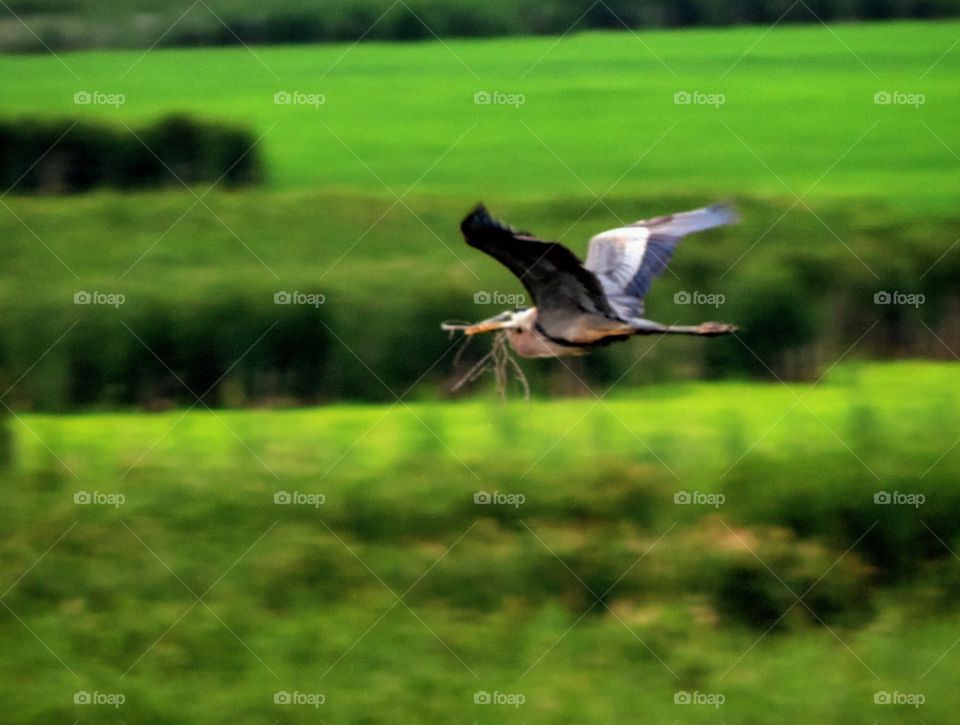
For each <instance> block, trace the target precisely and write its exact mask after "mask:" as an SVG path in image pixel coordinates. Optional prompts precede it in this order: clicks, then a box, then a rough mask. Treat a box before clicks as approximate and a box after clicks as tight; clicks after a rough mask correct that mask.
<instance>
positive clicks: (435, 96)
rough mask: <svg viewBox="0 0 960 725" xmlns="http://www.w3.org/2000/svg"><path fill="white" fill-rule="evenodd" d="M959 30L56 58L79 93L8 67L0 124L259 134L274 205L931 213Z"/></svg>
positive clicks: (756, 31)
mask: <svg viewBox="0 0 960 725" xmlns="http://www.w3.org/2000/svg"><path fill="white" fill-rule="evenodd" d="M958 28H960V25H958V24H957V23H956V22H942V23H891V24H884V25H839V26H835V27H832V28H830V29H829V30H828V29H826V28H824V27H823V26H820V25H809V26H800V27H798V26H793V27H780V28H777V29H776V31H775V32H774V33H769V34H768V33H767V31H766V29H765V28H760V27H757V28H734V29H719V30H690V31H683V32H668V31H656V32H645V33H643V34H642V35H640V36H637V35H633V34H630V33H625V32H624V33H586V34H578V33H572V34H570V35H568V36H566V37H564V38H563V39H562V40H560V41H559V42H558V41H557V39H556V38H519V39H503V40H493V41H467V40H456V41H454V40H451V41H445V42H444V43H442V44H441V43H439V42H432V43H422V44H410V45H393V44H364V45H360V46H357V47H353V48H351V47H350V46H349V45H324V46H315V47H257V48H255V49H253V50H252V51H248V50H246V49H243V48H237V49H217V50H154V51H151V52H149V53H147V54H146V55H142V53H141V51H122V52H121V51H115V52H83V53H71V54H64V55H63V56H62V59H63V62H64V63H65V64H66V65H67V66H68V67H69V68H70V69H71V70H72V71H73V72H74V73H76V75H77V76H79V79H78V78H75V77H74V76H73V75H71V73H70V72H68V70H67V69H65V68H64V67H63V65H61V64H60V62H59V61H58V60H57V59H56V58H53V57H51V56H44V55H30V56H19V57H16V56H14V57H6V58H4V59H3V61H2V63H3V67H4V73H3V74H2V76H0V112H2V113H6V114H16V115H21V114H29V113H36V114H43V115H61V116H63V115H66V116H74V115H77V114H80V115H83V116H88V115H93V116H97V117H101V118H103V119H104V120H113V121H118V120H124V121H126V122H127V123H131V122H134V121H142V120H145V119H148V118H154V117H156V116H158V115H160V114H162V113H164V112H167V111H171V110H180V109H188V110H190V111H192V112H197V113H201V114H209V115H212V116H218V117H228V118H230V119H231V120H235V121H242V122H245V123H249V124H252V125H253V126H254V127H255V129H256V130H257V131H258V132H260V133H267V135H266V136H265V137H264V140H263V142H262V144H263V149H264V151H265V153H266V156H267V160H268V162H269V166H270V168H271V169H272V171H273V184H274V185H275V186H276V187H277V188H291V187H302V186H323V187H329V188H336V189H340V190H347V189H349V190H354V191H365V192H372V193H375V194H378V195H384V194H385V190H384V188H383V186H382V185H381V183H383V184H386V185H387V186H389V187H390V188H391V189H393V190H395V191H396V193H398V194H399V193H403V191H405V190H406V189H407V188H408V187H410V186H411V185H412V184H414V182H417V183H416V186H415V188H416V189H417V190H419V191H423V192H440V193H443V194H449V195H456V196H457V197H458V198H460V199H461V200H464V199H465V200H470V201H472V200H474V199H477V198H481V197H484V198H497V199H504V198H509V199H517V198H529V197H533V198H538V199H543V198H557V197H570V196H572V197H580V198H585V199H587V201H588V202H590V201H592V200H593V197H592V195H591V194H590V192H588V191H587V190H586V189H585V186H586V187H589V189H590V190H591V191H593V192H595V193H597V194H602V193H603V192H605V191H606V190H607V189H608V187H610V186H611V185H612V184H614V183H615V182H617V180H618V179H621V177H623V178H622V180H621V181H619V183H618V184H617V186H616V190H617V192H618V193H619V194H633V195H637V196H647V195H649V194H650V193H651V192H652V191H653V190H656V192H657V193H684V194H690V193H693V192H695V191H696V192H698V193H702V194H704V195H705V196H714V195H718V194H719V195H722V196H731V195H734V194H758V195H763V196H770V195H775V196H784V195H787V196H788V198H789V192H787V190H786V188H785V187H784V186H783V185H781V183H780V182H779V181H778V180H777V179H776V178H775V177H774V176H773V175H772V174H771V170H772V171H773V172H774V173H775V174H776V175H777V176H779V177H780V178H781V179H782V181H783V182H784V184H785V185H786V186H789V187H790V189H792V190H794V191H795V192H797V193H803V192H805V191H807V189H808V188H809V187H811V186H812V185H813V184H814V183H815V182H817V180H818V179H820V177H821V176H822V175H823V174H825V172H827V171H828V169H830V172H829V174H827V175H826V176H825V177H824V178H823V179H822V180H820V181H819V183H817V185H816V187H815V188H814V189H813V190H812V191H811V193H810V197H809V199H810V200H811V201H815V200H818V199H831V200H833V199H837V198H851V197H852V198H856V197H863V196H870V197H874V198H877V199H882V200H884V201H887V202H891V203H897V204H899V205H906V206H915V205H920V206H923V207H925V208H937V209H939V210H940V211H943V210H945V209H947V208H949V207H950V206H951V204H952V197H951V194H950V190H951V189H952V188H954V187H955V186H956V185H957V181H958V178H960V164H958V162H957V160H956V158H955V156H954V155H952V154H951V153H950V152H949V151H947V150H946V149H944V147H943V146H942V145H941V143H940V141H938V140H937V138H936V137H935V136H934V135H933V134H936V135H937V136H939V137H940V138H941V139H942V140H943V142H944V143H946V144H947V145H948V146H951V147H952V148H953V149H954V150H956V149H957V148H958V147H960V139H958V136H957V131H956V129H957V127H958V123H957V121H958V114H960V111H958V104H957V100H958V90H957V88H956V84H954V83H952V78H953V77H954V76H955V74H956V71H957V70H958V64H960V55H958V54H957V53H952V52H946V51H948V49H949V48H950V46H951V44H952V43H953V41H954V40H955V38H956V36H957V33H958ZM945 53H946V54H945ZM944 54H945V55H944ZM141 56H142V57H141ZM941 56H942V57H941ZM658 58H659V59H660V60H659V61H658ZM660 61H662V62H660ZM77 90H88V91H93V90H99V91H103V92H112V93H123V94H125V95H126V97H127V103H126V104H125V105H124V106H123V107H121V108H120V109H119V110H115V109H113V108H108V107H99V108H98V107H93V106H87V107H78V106H74V105H73V103H72V99H73V94H74V92H76V91H77ZM281 90H287V91H300V92H304V93H320V94H323V95H324V96H325V97H326V103H325V104H324V105H322V106H321V107H319V109H316V108H313V107H305V106H300V107H294V106H277V105H274V104H273V95H274V93H276V92H277V91H281ZM482 90H486V91H501V92H506V93H521V94H524V95H525V97H526V102H525V104H524V105H522V106H521V107H519V108H514V107H512V106H482V105H475V104H474V102H473V96H474V93H475V92H477V91H482ZM684 90H686V91H700V92H704V93H722V94H724V95H725V97H726V103H725V104H724V105H722V106H721V107H720V108H719V109H715V108H713V107H709V106H682V105H675V104H674V103H673V96H674V94H675V93H676V92H678V91H684ZM884 90H886V91H901V92H906V93H923V94H925V96H926V103H925V104H924V105H922V106H921V107H920V108H913V107H910V106H877V105H875V104H874V103H873V96H874V93H875V92H877V91H884ZM875 123H876V124H877V125H876V126H875V127H874V124H875ZM924 124H926V125H927V126H928V127H929V130H928V128H925V127H924ZM870 129H872V130H870ZM668 130H669V132H668ZM868 130H869V132H868ZM931 131H932V133H931ZM865 133H866V136H864V137H863V139H862V140H861V141H860V142H859V143H857V141H858V139H860V138H861V136H863V135H864V134H865ZM464 134H466V135H464ZM664 134H667V135H666V136H664ZM661 136H663V138H662V140H660V141H659V142H658V139H661ZM737 137H739V138H740V139H742V142H741V140H738V138H737ZM341 142H342V143H341ZM744 144H745V145H746V147H745V145H744ZM751 150H752V151H751ZM798 151H799V152H798ZM754 153H756V155H757V156H758V157H759V159H761V160H762V162H761V161H760V160H758V158H756V157H755V156H754ZM354 154H356V156H358V157H359V158H360V159H362V160H363V161H364V162H365V164H366V166H365V165H364V164H361V163H359V162H358V160H357V158H356V156H354ZM441 157H442V158H441ZM557 157H559V159H558V158H557ZM841 157H843V159H842V161H839V162H838V160H839V159H841ZM435 162H437V163H436V165H435V166H434V163H435ZM835 162H838V163H837V164H836V167H834V168H832V169H831V167H832V166H833V165H834V163H835ZM765 165H766V166H769V170H768V169H767V168H765ZM367 166H368V167H369V168H367ZM421 175H423V178H422V179H421V178H420V177H421ZM418 180H419V181H418ZM391 200H392V199H391ZM463 203H465V202H464V201H461V202H460V205H461V206H462V205H463ZM467 203H468V202H467Z"/></svg>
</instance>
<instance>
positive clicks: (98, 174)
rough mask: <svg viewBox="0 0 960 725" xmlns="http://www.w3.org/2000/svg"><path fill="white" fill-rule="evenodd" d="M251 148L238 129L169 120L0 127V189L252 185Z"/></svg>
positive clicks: (256, 159)
mask: <svg viewBox="0 0 960 725" xmlns="http://www.w3.org/2000/svg"><path fill="white" fill-rule="evenodd" d="M255 144H256V137H255V136H253V134H251V133H250V132H249V131H247V130H245V129H241V128H236V127H233V126H229V125H224V124H221V123H218V122H210V121H202V120H198V119H194V118H191V117H189V116H169V117H167V118H164V119H162V120H160V121H159V122H158V123H156V124H155V125H153V126H148V127H146V128H143V129H139V130H136V129H135V130H134V132H133V133H131V132H129V131H127V130H126V129H124V128H115V127H111V126H106V125H100V124H96V123H91V122H88V121H80V122H76V123H72V122H70V121H67V120H60V121H38V120H35V119H18V120H7V121H0V186H2V187H3V188H7V189H9V188H11V187H12V188H13V191H14V192H15V193H21V194H22V193H30V194H75V193H80V192H84V191H87V190H90V189H94V188H97V187H103V186H110V187H114V188H118V189H132V188H142V187H156V186H164V185H166V186H170V185H179V184H180V181H181V180H182V182H183V183H186V184H192V183H196V182H216V181H220V180H221V179H222V183H223V184H224V185H226V186H238V185H243V184H252V183H255V182H257V181H259V180H260V179H261V177H262V175H263V173H262V162H261V159H260V156H259V153H258V151H257V148H256V146H255ZM37 159H39V161H37ZM178 179H179V180H178Z"/></svg>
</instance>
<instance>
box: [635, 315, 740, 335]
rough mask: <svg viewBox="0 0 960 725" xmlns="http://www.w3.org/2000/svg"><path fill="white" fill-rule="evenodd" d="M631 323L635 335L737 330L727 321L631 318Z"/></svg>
mask: <svg viewBox="0 0 960 725" xmlns="http://www.w3.org/2000/svg"><path fill="white" fill-rule="evenodd" d="M630 325H631V326H632V327H633V329H634V330H635V331H636V332H635V333H634V334H635V335H701V336H703V337H714V336H716V335H729V334H731V333H733V332H736V330H737V328H736V326H735V325H728V324H726V323H725V322H701V323H700V324H699V325H662V324H660V323H659V322H653V321H652V320H641V319H635V320H630Z"/></svg>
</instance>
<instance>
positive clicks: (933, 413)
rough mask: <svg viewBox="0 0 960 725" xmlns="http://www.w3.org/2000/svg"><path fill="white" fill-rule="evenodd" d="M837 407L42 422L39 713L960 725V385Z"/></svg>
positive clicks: (641, 399) (735, 396) (942, 374)
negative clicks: (479, 498) (286, 702)
mask: <svg viewBox="0 0 960 725" xmlns="http://www.w3.org/2000/svg"><path fill="white" fill-rule="evenodd" d="M808 388H809V386H807V385H797V386H790V387H786V386H782V385H779V384H773V385H758V384H734V383H723V384H704V383H700V384H690V385H682V386H681V385H671V386H664V387H660V388H657V389H656V390H653V391H650V392H645V393H636V392H627V391H620V392H616V393H614V394H612V395H611V396H610V398H609V399H608V400H607V399H605V400H604V401H603V402H602V403H592V402H590V401H581V402H569V401H566V402H565V401H539V402H534V403H531V404H523V403H517V402H514V403H511V404H509V405H508V406H506V407H500V406H499V405H496V404H492V403H489V402H480V401H476V402H472V403H457V404H453V403H447V404H426V403H423V404H413V405H410V406H409V407H408V406H406V405H403V406H394V407H389V406H383V407H329V408H326V409H323V410H290V411H274V412H267V411H264V412H258V413H253V412H239V411H221V412H219V413H216V414H213V413H209V412H196V411H194V412H190V413H188V414H187V415H186V416H185V417H182V413H180V412H169V413H165V414H162V415H153V416H148V415H142V414H139V415H134V414H97V415H83V416H38V415H28V416H24V417H23V418H22V425H16V426H15V427H14V431H15V434H16V435H15V442H14V449H15V454H16V463H15V464H14V465H13V466H12V467H11V468H10V469H9V470H7V471H5V472H4V473H3V487H4V491H5V493H4V504H5V505H4V508H5V510H6V512H7V513H6V517H5V518H6V527H7V536H6V537H5V538H4V541H3V544H2V547H3V549H2V554H3V559H4V561H5V567H4V569H5V572H6V579H7V585H6V586H12V588H11V590H10V591H8V593H7V594H5V595H4V600H3V601H4V603H5V604H6V605H7V606H8V607H9V609H10V610H11V611H12V612H15V613H16V617H14V616H13V615H12V614H11V616H5V617H0V631H2V633H3V639H4V642H5V646H4V648H3V651H2V654H0V660H2V663H3V668H4V671H5V672H7V673H8V674H7V676H5V677H4V678H2V680H0V692H2V696H3V700H4V702H5V703H6V704H5V707H6V708H8V713H16V716H15V717H14V716H11V717H10V718H9V721H10V722H51V721H66V720H69V721H73V720H74V719H80V720H81V721H83V722H88V721H91V720H90V718H93V720H95V721H97V722H119V721H121V720H122V721H124V722H156V723H160V722H164V723H166V722H250V723H259V722H316V721H318V719H322V720H323V721H324V722H401V721H402V722H411V721H419V722H454V721H456V722H463V721H468V722H558V723H559V722H570V721H571V720H589V721H600V720H602V721H607V722H633V721H635V720H636V717H637V716H638V714H642V717H643V719H644V720H645V721H652V722H704V723H706V722H717V720H718V718H720V719H722V720H723V721H724V722H727V723H760V722H770V721H772V720H777V721H782V722H809V721H810V720H811V719H814V718H821V719H825V720H828V721H833V722H839V721H842V722H850V723H875V722H881V723H887V722H891V723H892V722H920V721H923V722H927V723H943V722H949V721H950V719H951V718H952V713H953V712H954V711H955V708H956V706H957V698H956V693H955V682H956V678H957V675H958V673H960V664H958V662H960V661H958V658H957V654H956V652H953V651H949V652H948V648H950V645H951V644H952V643H953V642H954V640H955V639H956V632H957V623H958V612H957V610H956V592H957V588H958V587H960V564H958V562H957V561H956V559H955V558H953V557H951V556H950V554H949V552H948V550H947V548H946V547H947V546H951V547H956V545H957V543H958V538H960V526H958V524H957V519H956V516H955V511H956V507H957V505H958V503H960V494H958V493H957V491H956V486H955V481H956V478H957V475H958V474H960V458H958V454H957V452H956V450H955V449H952V448H951V446H952V445H954V444H955V434H956V430H957V422H958V421H960V409H958V407H957V402H958V395H960V391H958V389H957V386H956V376H955V371H954V369H953V367H952V366H949V365H937V364H929V363H913V364H898V365H865V366H864V365H843V366H840V367H838V368H836V369H835V370H834V371H833V372H832V373H831V374H830V376H829V377H828V378H827V379H826V380H825V381H824V382H822V383H820V384H819V385H817V386H815V387H813V388H812V389H808ZM893 389H896V390H898V395H896V396H891V395H890V394H889V391H890V390H893ZM798 398H799V402H797V401H798ZM34 434H36V436H39V438H41V439H42V440H43V441H44V444H43V445H42V444H41V443H39V442H38V439H37V438H36V437H34ZM47 446H49V450H48V449H47ZM945 452H946V455H944V453H945ZM58 459H59V460H58ZM924 471H927V473H926V475H924V476H923V477H922V478H920V474H921V473H923V472H924ZM77 491H87V492H90V493H92V492H94V491H96V492H98V493H100V494H118V493H122V494H123V495H124V496H125V501H124V502H123V503H122V504H120V505H118V506H117V507H112V506H108V505H96V504H89V505H76V504H75V503H74V502H73V497H74V494H75V493H76V492H77ZM279 491H286V492H289V493H293V492H299V493H301V494H323V495H324V496H325V501H324V502H323V503H322V504H321V505H318V506H311V505H295V504H290V505H274V504H273V496H274V494H275V493H276V492H279ZM478 491H487V492H491V493H492V492H494V491H497V492H499V493H501V494H514V495H515V494H521V495H523V496H524V497H525V500H524V501H523V502H522V503H519V504H517V505H515V506H514V505H508V504H489V505H476V504H474V495H475V493H476V492H478ZM679 491H687V492H689V493H692V492H694V491H696V492H699V493H701V494H722V495H723V496H724V497H725V500H724V501H723V502H722V503H720V504H718V505H717V506H711V505H707V504H703V503H701V504H690V505H678V504H675V503H674V495H675V493H677V492H679ZM878 491H889V492H893V491H897V492H899V493H901V494H923V495H924V496H925V502H924V503H923V504H922V505H921V506H920V507H913V506H906V505H886V506H882V505H876V504H875V503H874V495H875V493H876V492H878ZM61 537H62V538H61ZM938 537H939V539H940V540H938ZM48 549H49V551H48ZM954 550H955V549H954ZM44 552H47V553H46V554H45V555H43V556H41V555H42V554H44ZM38 557H39V562H38V563H36V565H35V566H34V563H35V562H37V560H38ZM208 588H209V589H210V592H209V594H208V595H207V596H206V597H205V598H204V600H203V603H202V604H196V606H192V605H194V604H195V599H196V596H200V595H201V594H202V593H204V592H206V591H207V590H208ZM408 589H409V592H408V593H406V594H405V597H404V600H403V604H397V602H396V597H395V596H394V593H395V594H396V596H400V595H401V594H404V593H405V592H407V591H408ZM807 590H809V592H808V593H807V594H806V595H805V597H804V601H805V602H806V604H807V605H808V606H809V609H806V608H805V606H804V605H796V606H794V607H792V608H791V605H793V604H795V597H794V595H792V594H791V591H792V592H795V594H796V596H799V595H800V594H802V593H804V592H807ZM191 591H193V592H195V596H194V595H192V594H191ZM591 591H592V592H594V593H595V595H596V596H592V595H591V593H590V592H591ZM597 597H599V598H600V599H601V603H599V604H598V603H597ZM408 607H409V609H408ZM784 612H787V613H786V615H785V616H784V617H783V618H782V619H781V618H780V615H782V614H784ZM381 616H382V618H381ZM18 619H19V620H21V621H18ZM368 630H369V632H368ZM767 630H771V631H769V633H768V634H766V635H765V636H762V635H764V633H765V632H766V631H767ZM761 636H762V638H761ZM752 645H755V646H752ZM47 648H49V649H47ZM945 653H946V654H945ZM941 656H942V659H941ZM58 658H59V660H60V661H59V662H58ZM71 671H72V672H73V673H75V676H74V674H71ZM75 691H89V692H94V691H96V692H100V693H121V694H123V695H124V696H125V698H126V702H125V703H124V704H123V705H122V706H121V708H120V709H117V710H113V709H111V708H109V707H107V706H100V707H93V706H75V705H74V704H73V703H72V697H73V693H74V692H75ZM277 691H288V692H295V691H296V692H301V693H322V694H323V695H324V696H325V698H326V702H325V703H324V704H323V705H321V706H320V710H319V712H318V711H316V710H314V709H313V708H312V707H310V706H308V705H302V706H293V705H291V706H278V705H274V704H273V695H274V693H275V692H277ZM477 691H489V692H494V691H498V692H501V693H512V694H522V695H523V696H524V697H525V700H526V701H525V703H523V704H522V705H521V706H520V707H518V708H514V707H512V706H509V705H488V706H479V705H475V704H474V702H473V697H474V693H475V692H477ZM681 691H688V692H694V691H696V692H700V693H705V694H713V695H717V694H719V695H723V696H724V698H725V702H724V703H723V704H722V705H721V706H720V709H719V710H718V709H715V708H714V707H712V706H708V705H690V706H680V705H676V704H674V695H675V693H676V692H681ZM884 691H888V692H894V691H897V692H900V693H907V694H921V695H923V696H924V697H925V699H926V702H925V703H924V704H923V705H922V706H921V708H920V709H915V708H913V707H912V706H907V705H899V706H897V705H891V706H880V705H875V704H874V699H873V698H874V693H875V692H884Z"/></svg>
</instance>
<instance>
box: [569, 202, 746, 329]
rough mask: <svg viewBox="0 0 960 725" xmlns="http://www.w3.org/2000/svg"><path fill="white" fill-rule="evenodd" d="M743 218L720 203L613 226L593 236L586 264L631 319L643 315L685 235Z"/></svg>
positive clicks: (613, 302) (610, 298)
mask: <svg viewBox="0 0 960 725" xmlns="http://www.w3.org/2000/svg"><path fill="white" fill-rule="evenodd" d="M737 219H738V217H737V214H736V212H735V211H734V210H733V209H732V208H731V207H730V206H729V205H727V204H714V205H713V206H708V207H704V208H702V209H695V210H694V211H688V212H681V213H679V214H668V215H666V216H660V217H655V218H653V219H646V220H641V221H638V222H635V223H634V224H631V225H629V226H626V227H620V228H618V229H611V230H609V231H606V232H603V233H602V234H598V235H597V236H595V237H593V238H592V239H591V240H590V247H589V249H588V251H587V261H586V264H585V265H584V266H585V267H586V268H587V269H589V270H590V271H591V272H593V273H594V274H595V275H596V276H597V278H598V279H599V280H600V284H601V285H602V287H603V291H604V293H605V294H606V296H607V300H608V301H609V302H610V305H611V306H612V307H613V308H614V310H616V312H617V314H618V315H620V316H621V317H622V318H623V319H625V320H629V319H632V318H636V317H642V316H643V299H644V297H646V295H647V293H648V292H649V291H650V285H651V284H652V283H653V280H654V279H656V278H657V277H659V276H660V275H661V274H663V271H664V270H665V269H666V268H667V264H669V262H670V259H671V257H673V252H674V250H675V249H676V246H677V244H679V243H680V240H681V239H683V238H684V237H685V236H686V235H687V234H692V233H693V232H699V231H703V230H704V229H711V228H713V227H718V226H722V225H724V224H731V223H732V222H735V221H737Z"/></svg>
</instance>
